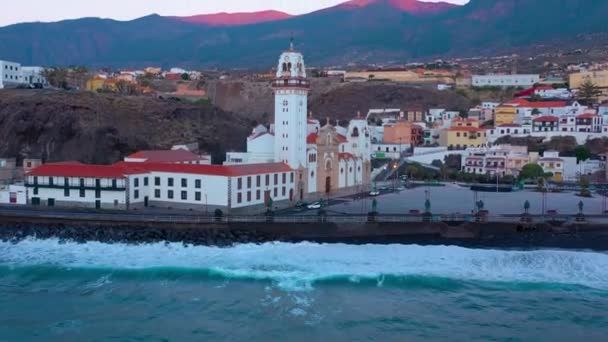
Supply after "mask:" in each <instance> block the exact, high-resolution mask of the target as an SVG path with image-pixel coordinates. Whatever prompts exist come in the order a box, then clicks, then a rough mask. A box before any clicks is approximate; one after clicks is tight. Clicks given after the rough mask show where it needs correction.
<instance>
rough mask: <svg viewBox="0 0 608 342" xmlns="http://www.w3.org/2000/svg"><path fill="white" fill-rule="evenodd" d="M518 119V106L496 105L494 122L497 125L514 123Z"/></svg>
mask: <svg viewBox="0 0 608 342" xmlns="http://www.w3.org/2000/svg"><path fill="white" fill-rule="evenodd" d="M516 121H517V108H516V107H514V106H508V105H507V106H499V107H496V112H495V114H494V124H495V125H496V126H500V125H505V124H507V125H508V124H514V123H516Z"/></svg>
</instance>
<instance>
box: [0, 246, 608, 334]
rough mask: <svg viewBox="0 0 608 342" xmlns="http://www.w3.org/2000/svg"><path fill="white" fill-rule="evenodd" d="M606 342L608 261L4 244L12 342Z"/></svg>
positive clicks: (0, 276)
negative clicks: (433, 341)
mask: <svg viewBox="0 0 608 342" xmlns="http://www.w3.org/2000/svg"><path fill="white" fill-rule="evenodd" d="M216 340H226V341H370V340H383V341H422V340H449V341H607V340H608V255H607V254H604V253H596V252H588V251H563V250H533V251H509V250H483V249H466V248H460V247H451V246H435V247H423V246H415V245H364V246H354V245H343V244H313V243H300V244H287V243H269V244H264V245H239V246H235V247H231V248H213V247H202V246H184V245H182V244H172V243H168V244H148V245H124V244H102V243H94V242H91V243H87V244H76V243H71V242H65V241H59V240H36V239H29V240H24V241H21V242H19V243H10V242H0V341H216Z"/></svg>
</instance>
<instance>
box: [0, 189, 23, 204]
mask: <svg viewBox="0 0 608 342" xmlns="http://www.w3.org/2000/svg"><path fill="white" fill-rule="evenodd" d="M0 204H10V205H24V204H27V190H26V188H25V186H23V185H6V186H0Z"/></svg>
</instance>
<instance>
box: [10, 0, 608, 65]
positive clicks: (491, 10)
mask: <svg viewBox="0 0 608 342" xmlns="http://www.w3.org/2000/svg"><path fill="white" fill-rule="evenodd" d="M359 1H361V0H359ZM391 1H393V0H376V1H372V2H370V3H369V4H366V6H364V7H350V8H348V9H344V8H343V7H342V8H336V7H333V8H332V9H326V10H321V11H316V12H313V13H309V14H305V15H300V16H295V17H291V18H288V19H284V20H279V21H268V22H262V23H257V24H249V25H239V26H231V27H227V26H208V25H196V24H190V23H186V22H183V21H179V20H175V19H173V18H168V17H161V16H158V15H151V16H147V17H143V18H140V19H137V20H133V21H127V22H119V21H112V20H106V19H90V18H87V19H81V20H71V21H63V22H57V23H50V24H44V23H35V24H19V25H13V26H8V27H4V28H0V51H2V56H0V58H2V59H8V60H16V61H20V62H21V63H22V64H30V65H51V66H55V65H57V66H63V65H86V66H93V67H115V66H116V67H145V66H148V65H159V66H163V67H165V66H166V67H170V66H176V65H177V66H183V67H201V66H203V67H239V68H243V67H244V68H250V69H258V70H259V69H268V68H270V67H273V66H274V63H275V61H276V57H277V53H278V52H279V51H281V50H283V49H284V48H285V46H286V45H287V44H288V42H289V39H290V37H292V36H293V37H294V38H295V39H296V43H297V45H298V48H299V49H300V50H302V51H303V52H305V55H306V59H307V62H308V64H309V65H316V66H323V65H346V64H349V63H361V64H371V63H386V62H391V61H393V62H394V61H397V62H406V61H410V60H420V59H426V58H441V57H446V56H447V57H452V56H458V57H463V56H464V57H466V56H476V55H484V54H486V55H487V54H496V53H507V52H508V51H517V50H518V49H521V48H525V47H530V46H536V45H542V44H543V43H544V42H548V41H552V42H553V41H557V42H559V41H575V40H576V39H577V38H578V37H579V36H580V35H586V34H596V33H607V32H608V22H607V21H605V20H604V18H605V15H606V14H608V1H604V0H586V1H580V0H471V1H470V2H469V3H468V4H466V5H463V6H456V7H452V8H450V9H448V10H444V11H440V12H438V13H426V14H424V15H416V14H411V13H407V12H403V11H396V10H395V7H394V3H391ZM581 18H585V20H581ZM563 23H568V25H564V24H563ZM597 44H602V42H597Z"/></svg>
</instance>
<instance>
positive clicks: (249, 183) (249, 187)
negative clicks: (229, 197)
mask: <svg viewBox="0 0 608 342" xmlns="http://www.w3.org/2000/svg"><path fill="white" fill-rule="evenodd" d="M247 189H251V176H250V177H247Z"/></svg>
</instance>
